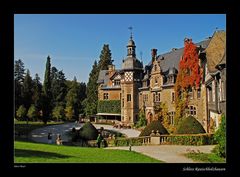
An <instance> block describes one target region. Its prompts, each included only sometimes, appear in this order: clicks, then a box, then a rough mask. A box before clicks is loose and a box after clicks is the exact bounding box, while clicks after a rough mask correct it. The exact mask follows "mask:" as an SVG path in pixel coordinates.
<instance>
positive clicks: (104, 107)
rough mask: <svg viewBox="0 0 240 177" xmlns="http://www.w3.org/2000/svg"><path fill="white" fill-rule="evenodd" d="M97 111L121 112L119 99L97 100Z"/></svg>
mask: <svg viewBox="0 0 240 177" xmlns="http://www.w3.org/2000/svg"><path fill="white" fill-rule="evenodd" d="M97 111H98V112H99V113H117V114H121V101H120V100H100V101H98V107H97Z"/></svg>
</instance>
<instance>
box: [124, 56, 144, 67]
mask: <svg viewBox="0 0 240 177" xmlns="http://www.w3.org/2000/svg"><path fill="white" fill-rule="evenodd" d="M142 68H143V64H142V63H141V62H140V61H139V60H138V59H137V58H135V57H131V56H130V57H127V58H126V59H125V60H123V63H122V69H123V70H128V69H130V70H133V69H142Z"/></svg>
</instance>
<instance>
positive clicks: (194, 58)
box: [176, 39, 202, 90]
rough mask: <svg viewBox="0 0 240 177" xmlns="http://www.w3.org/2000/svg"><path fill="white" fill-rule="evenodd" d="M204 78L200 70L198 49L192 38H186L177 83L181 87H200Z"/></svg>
mask: <svg viewBox="0 0 240 177" xmlns="http://www.w3.org/2000/svg"><path fill="white" fill-rule="evenodd" d="M201 79H202V72H200V66H199V59H198V49H197V46H196V45H195V44H194V43H193V42H192V40H191V39H185V41H184V52H183V57H182V59H181V60H180V62H179V73H178V77H177V82H176V85H179V86H180V87H181V89H183V90H185V89H187V88H189V87H190V88H192V87H195V88H198V87H199V85H200V82H201Z"/></svg>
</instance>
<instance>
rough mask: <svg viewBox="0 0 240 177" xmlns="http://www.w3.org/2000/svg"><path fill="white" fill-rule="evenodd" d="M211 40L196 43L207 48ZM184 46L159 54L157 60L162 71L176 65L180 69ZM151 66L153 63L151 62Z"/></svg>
mask: <svg viewBox="0 0 240 177" xmlns="http://www.w3.org/2000/svg"><path fill="white" fill-rule="evenodd" d="M209 42H210V39H206V40H204V41H201V42H198V43H196V44H195V45H197V46H201V48H206V47H207V46H208V44H209ZM183 50H184V47H182V48H180V49H175V50H173V51H171V52H168V53H164V54H161V55H158V56H157V60H158V61H160V67H161V70H162V72H166V71H167V70H168V69H169V68H172V67H175V68H176V69H177V70H178V66H179V61H180V57H181V56H182V55H183ZM148 65H149V66H151V65H152V63H151V62H150V63H149V64H148Z"/></svg>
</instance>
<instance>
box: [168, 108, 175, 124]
mask: <svg viewBox="0 0 240 177" xmlns="http://www.w3.org/2000/svg"><path fill="white" fill-rule="evenodd" d="M174 116H175V112H174V111H172V112H169V113H168V118H169V120H168V121H169V124H170V125H174Z"/></svg>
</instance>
